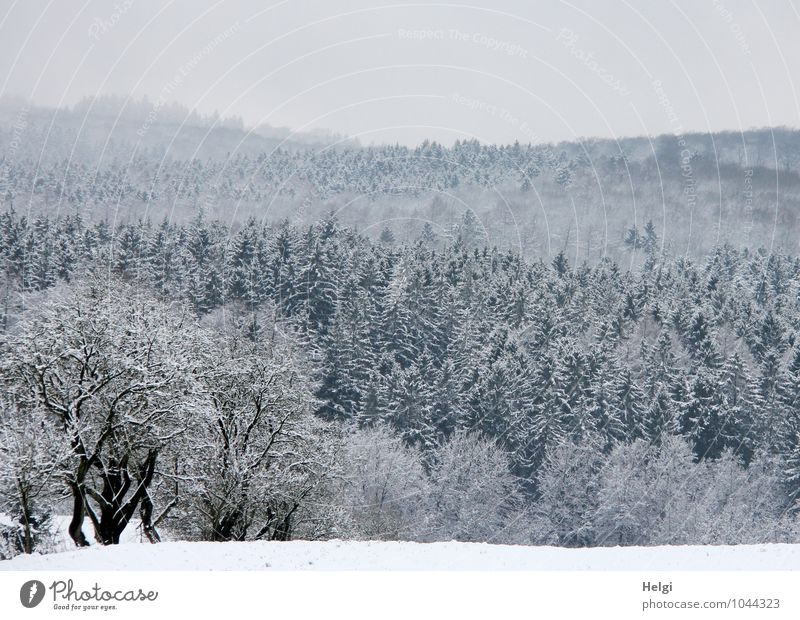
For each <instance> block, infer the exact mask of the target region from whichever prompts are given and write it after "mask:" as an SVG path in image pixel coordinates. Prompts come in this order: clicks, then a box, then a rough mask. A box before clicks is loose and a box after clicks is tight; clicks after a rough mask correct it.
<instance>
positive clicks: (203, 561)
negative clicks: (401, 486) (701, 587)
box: [0, 540, 800, 570]
mask: <svg viewBox="0 0 800 620" xmlns="http://www.w3.org/2000/svg"><path fill="white" fill-rule="evenodd" d="M114 569H117V570H264V569H274V570H461V569H465V570H793V569H800V545H742V546H736V547H710V546H709V547H695V546H686V547H603V548H594V549H563V548H556V547H522V546H507V545H488V544H476V543H458V542H448V543H429V544H421V543H408V542H354V541H337V540H333V541H327V542H305V541H294V542H246V543H199V542H166V543H161V544H159V545H149V544H136V543H129V544H122V545H118V546H116V547H104V548H101V547H92V548H88V549H82V550H78V551H69V552H64V553H54V554H48V555H33V556H18V557H16V558H14V559H13V560H10V561H6V562H0V570H114Z"/></svg>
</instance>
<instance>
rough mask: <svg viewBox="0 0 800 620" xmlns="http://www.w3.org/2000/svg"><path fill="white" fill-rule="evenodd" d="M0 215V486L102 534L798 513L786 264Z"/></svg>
mask: <svg viewBox="0 0 800 620" xmlns="http://www.w3.org/2000/svg"><path fill="white" fill-rule="evenodd" d="M630 237H631V242H630V247H631V251H632V252H635V253H638V254H640V258H641V260H640V263H641V267H640V268H637V269H636V270H631V269H625V268H623V267H621V266H620V265H618V264H616V263H614V262H613V261H610V260H607V259H605V260H601V261H600V262H599V263H598V264H595V265H589V264H581V265H570V263H569V261H568V260H567V258H566V257H565V256H564V254H563V253H559V254H557V255H556V256H555V258H554V259H553V260H552V261H544V260H526V259H524V258H523V257H521V256H520V255H519V254H516V253H514V252H511V251H507V250H499V249H497V248H490V247H486V246H484V245H483V239H482V237H481V236H480V234H479V231H478V230H477V229H476V223H475V221H474V218H470V217H465V218H464V221H463V222H462V224H461V225H460V226H459V227H458V230H457V231H456V234H455V235H454V238H453V239H450V240H442V239H437V238H436V235H435V233H434V232H433V230H432V229H431V228H430V227H427V228H426V229H425V230H424V231H423V234H422V235H421V237H420V238H419V239H418V240H416V241H415V242H412V243H406V244H398V243H397V242H394V241H392V240H391V239H390V238H389V237H388V236H387V237H386V238H384V239H383V241H374V240H371V239H369V238H366V237H364V236H363V235H359V234H357V233H356V232H354V231H353V230H351V229H348V228H346V227H343V226H341V225H340V224H339V223H338V222H337V221H336V219H335V218H333V217H329V218H326V219H325V220H323V221H321V222H319V223H317V224H315V225H312V226H308V227H303V228H299V227H295V226H293V225H291V224H289V223H288V222H286V223H283V224H280V225H269V224H264V223H259V222H257V221H255V220H251V221H248V222H247V223H246V224H245V225H243V226H241V227H239V228H236V229H231V228H229V227H227V226H225V225H223V224H222V223H221V222H219V221H207V220H206V219H204V218H203V217H198V218H196V219H195V220H194V221H192V222H190V223H188V224H185V225H176V224H172V223H169V222H167V221H164V222H162V223H158V224H156V223H152V222H149V221H142V222H139V223H136V224H123V225H119V226H116V227H114V226H110V225H109V224H107V223H105V222H98V223H86V222H83V221H82V220H81V219H80V218H78V217H73V216H69V217H54V218H34V219H28V218H26V217H23V216H20V215H18V214H16V213H14V212H13V211H9V212H6V213H4V214H2V216H0V260H2V266H3V271H2V273H3V277H4V292H3V298H4V302H3V323H2V325H3V337H2V343H1V344H0V346H2V349H3V351H2V353H3V355H2V359H3V363H2V367H1V368H0V373H1V374H0V378H1V379H2V381H3V401H2V406H3V412H4V413H3V420H2V432H3V440H2V442H0V445H2V450H1V452H2V454H1V455H0V458H2V468H0V469H2V475H1V476H2V477H1V478H0V479H1V480H2V500H3V503H4V506H5V509H4V511H5V512H6V513H7V514H13V515H14V523H15V524H16V525H15V526H14V527H16V528H17V529H16V530H14V531H16V532H17V534H14V536H16V537H17V538H16V540H18V541H21V543H20V544H18V545H17V546H18V547H21V548H22V549H23V550H31V549H32V548H33V547H34V543H35V539H36V537H37V535H39V534H40V533H41V532H42V531H43V526H42V525H41V523H42V522H43V521H44V520H46V517H47V515H48V514H52V513H53V512H54V511H55V510H64V507H65V506H66V507H68V508H69V510H68V512H69V514H71V517H70V521H71V524H70V528H69V529H70V534H71V535H72V538H73V539H74V541H75V543H76V544H78V545H83V544H86V543H87V542H88V541H87V540H86V538H85V535H84V533H83V532H84V530H83V524H84V522H85V521H87V522H88V523H89V524H90V525H91V529H92V530H93V531H94V533H95V538H96V539H97V540H98V541H99V542H101V543H103V544H113V543H116V542H119V540H120V536H121V534H122V532H123V531H124V530H125V528H126V527H128V525H129V524H130V523H131V522H132V521H133V520H134V519H136V520H137V522H138V523H139V524H140V527H141V528H142V532H143V534H144V535H146V536H147V537H148V538H150V539H151V540H153V541H157V540H158V539H159V538H160V534H159V527H163V528H165V529H166V530H168V531H169V532H170V533H173V532H175V533H176V535H179V536H182V537H187V538H190V539H205V540H244V539H271V540H285V539H288V538H291V537H308V538H315V537H329V536H340V537H356V538H358V537H367V538H390V539H391V538H401V539H414V540H442V539H445V540H447V539H451V538H456V539H459V540H491V541H495V542H528V543H530V542H539V543H542V542H544V543H549V544H564V545H595V544H637V543H638V544H659V543H662V544H675V543H686V542H746V541H751V542H752V541H766V540H794V538H793V537H795V536H796V524H795V518H794V512H793V507H794V505H795V502H796V500H797V495H798V492H800V419H798V413H800V409H798V398H800V342H797V334H796V326H797V325H798V324H800V323H798V311H799V309H800V306H799V304H800V261H799V260H798V259H797V258H796V257H793V256H790V255H784V254H771V253H768V252H766V251H757V252H752V251H749V250H746V249H735V248H733V247H730V246H719V247H717V248H716V249H715V250H714V252H713V253H712V254H711V255H710V256H709V257H708V258H707V259H706V260H704V261H694V260H691V259H688V258H686V257H681V256H669V255H665V254H663V253H661V251H660V244H659V243H657V239H656V232H655V229H654V227H652V226H647V227H646V228H645V233H644V234H641V233H638V232H636V234H635V235H634V234H633V233H631V235H630Z"/></svg>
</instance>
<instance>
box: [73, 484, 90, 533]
mask: <svg viewBox="0 0 800 620" xmlns="http://www.w3.org/2000/svg"><path fill="white" fill-rule="evenodd" d="M70 486H71V487H72V520H71V521H70V522H69V530H68V531H69V535H70V537H71V538H72V540H73V541H74V542H75V546H76V547H88V546H89V541H88V540H86V536H84V535H83V518H84V515H85V512H84V508H83V503H84V501H85V498H84V495H83V491H82V489H81V486H80V484H78V483H72V484H71V485H70Z"/></svg>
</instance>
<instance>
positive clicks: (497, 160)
mask: <svg viewBox="0 0 800 620" xmlns="http://www.w3.org/2000/svg"><path fill="white" fill-rule="evenodd" d="M281 136H282V137H281ZM0 145H2V147H1V148H2V149H3V150H2V151H0V202H2V205H3V208H4V209H5V210H8V209H10V208H11V207H14V208H15V209H17V211H18V212H21V213H26V214H31V215H53V214H54V213H58V214H60V215H67V214H69V215H80V216H81V217H82V218H84V220H86V221H93V222H96V221H100V220H107V221H109V222H126V223H130V222H136V221H138V220H139V219H142V218H145V219H151V220H153V221H160V220H161V219H163V218H167V219H169V220H170V221H173V222H175V223H178V224H185V223H187V222H189V221H191V220H192V219H193V218H195V217H196V216H197V215H198V213H200V212H203V213H204V215H205V216H206V217H208V218H210V219H219V220H221V221H223V222H225V223H226V224H230V225H232V226H234V227H236V226H241V225H242V224H244V222H246V221H247V220H248V219H249V218H250V217H253V218H255V219H256V220H258V221H260V222H265V223H270V224H276V223H279V222H280V221H282V220H283V219H287V218H288V219H289V220H290V221H291V222H292V223H293V224H294V225H298V226H305V225H308V224H311V223H314V222H316V221H318V220H319V219H320V218H321V217H324V216H325V215H327V214H328V213H330V212H334V213H336V214H337V217H338V219H339V221H341V222H342V223H343V224H344V225H347V226H349V227H351V228H354V229H356V230H357V231H358V232H360V233H363V234H365V235H367V236H370V237H373V238H377V237H378V236H379V235H380V234H381V233H382V232H383V231H384V229H387V230H388V231H389V232H390V233H391V234H392V235H393V236H394V237H395V238H396V239H397V240H398V241H401V242H410V241H413V240H414V239H415V238H416V237H418V236H419V235H420V234H421V233H422V229H423V227H424V226H425V224H426V223H427V224H430V225H431V226H432V227H433V228H434V230H435V231H436V233H437V234H439V235H440V236H443V237H452V236H453V235H454V228H455V227H457V226H458V225H459V223H460V221H461V219H462V218H463V216H464V214H465V213H466V212H467V211H471V212H472V214H473V215H474V216H475V218H476V220H477V222H478V231H479V233H480V234H481V236H482V237H483V240H484V242H485V243H486V244H488V245H489V246H495V245H496V246H498V247H500V248H502V249H513V250H514V251H516V252H518V253H521V254H522V255H523V256H525V257H526V258H543V259H545V260H550V259H552V258H553V257H554V256H555V255H556V254H558V253H559V252H560V251H563V252H564V253H565V254H566V255H567V256H569V258H570V260H571V261H572V262H577V263H582V262H583V261H589V262H591V263H595V262H597V261H599V260H601V259H602V258H606V257H609V258H612V259H613V260H616V261H617V262H619V263H620V264H621V265H626V266H627V265H629V264H630V258H631V257H630V255H629V254H628V253H627V249H628V245H627V244H626V236H627V234H628V231H629V230H631V229H632V228H634V227H635V228H636V229H638V230H639V231H641V229H642V227H643V226H644V224H645V223H646V222H648V221H652V222H653V224H654V225H655V227H656V229H657V231H658V234H659V236H660V239H661V241H662V242H663V243H664V246H665V248H666V249H668V250H669V251H670V252H671V253H674V254H687V255H689V256H692V257H695V258H700V259H702V258H703V257H705V255H706V254H707V253H708V252H710V251H711V250H712V249H713V248H714V247H715V246H718V245H721V244H725V243H731V244H733V245H735V246H737V247H749V248H751V249H753V250H755V249H757V248H759V247H764V248H767V249H768V250H771V251H786V252H789V253H795V252H796V251H797V237H798V233H800V225H799V224H798V215H797V214H798V209H799V208H800V198H798V193H800V176H799V175H800V169H799V168H798V165H800V134H798V132H797V131H795V130H791V129H785V128H772V129H759V130H749V131H744V132H741V133H734V132H725V133H714V134H686V135H663V136H658V137H654V138H646V137H642V138H620V139H619V140H594V139H587V140H575V141H572V142H564V143H560V144H525V143H514V144H509V145H492V144H481V143H479V142H478V141H477V140H474V139H470V138H469V137H464V138H462V139H459V140H457V141H456V142H455V143H454V144H453V145H451V146H446V145H442V144H437V143H435V142H425V143H423V144H420V145H418V146H416V147H407V146H401V145H375V146H369V147H359V146H358V145H357V144H356V143H354V142H353V141H349V140H346V139H344V138H336V137H335V136H329V137H328V139H327V140H325V139H323V138H319V139H318V140H317V141H315V138H314V136H313V135H311V136H309V135H307V134H291V133H289V134H286V135H283V134H281V133H280V131H278V130H269V131H267V130H266V129H264V128H255V129H252V130H250V129H246V128H245V127H243V125H242V122H241V119H221V118H219V117H201V116H198V115H197V114H195V113H193V112H191V111H189V110H185V109H181V108H175V109H173V108H172V107H169V106H155V107H154V106H153V105H152V104H149V103H148V102H146V101H142V102H139V101H127V100H123V99H120V100H115V99H113V98H112V99H111V100H108V101H107V100H103V99H100V100H92V99H89V100H86V101H85V102H83V103H82V104H80V105H78V106H75V107H74V108H73V109H70V110H58V111H54V110H43V109H39V108H32V107H27V106H26V105H25V104H24V103H23V102H17V103H14V102H6V103H4V104H2V105H0Z"/></svg>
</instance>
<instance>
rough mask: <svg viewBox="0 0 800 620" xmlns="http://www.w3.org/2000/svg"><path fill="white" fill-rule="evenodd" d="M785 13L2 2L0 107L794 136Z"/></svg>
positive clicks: (359, 131)
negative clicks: (94, 100) (101, 98)
mask: <svg viewBox="0 0 800 620" xmlns="http://www.w3.org/2000/svg"><path fill="white" fill-rule="evenodd" d="M798 32H800V8H798V6H797V3H794V4H793V2H792V1H791V0H774V1H771V2H757V1H755V0H724V1H723V0H679V1H677V0H676V1H672V0H663V1H661V0H659V1H657V2H656V1H647V2H638V1H634V0H630V1H626V0H593V1H582V2H578V1H573V2H566V1H558V0H544V1H541V2H538V1H536V2H534V1H527V2H523V1H511V0H508V1H504V0H493V1H489V0H480V1H474V0H473V1H470V0H465V1H464V2H411V1H403V0H393V1H391V2H386V3H383V2H377V1H374V0H373V1H367V0H288V1H287V0H283V1H280V0H265V1H262V2H258V1H255V0H224V1H217V2H212V1H211V0H173V1H170V0H159V1H155V0H116V2H114V1H95V0H89V1H83V0H70V1H66V0H50V1H45V0H16V1H15V0H0V95H6V94H13V95H22V96H24V97H27V98H29V99H32V100H33V101H34V102H36V103H39V104H46V105H51V106H55V105H70V104H73V103H75V102H76V101H78V100H79V99H81V98H83V97H85V96H87V95H92V94H96V93H105V94H122V95H129V94H132V95H133V96H136V97H141V96H143V95H147V96H148V97H150V98H151V99H153V100H156V99H158V98H163V99H168V100H174V101H177V102H179V103H182V104H184V105H187V106H189V107H194V108H196V109H197V110H198V111H201V112H206V113H208V112H212V111H214V110H218V111H219V112H220V114H222V115H233V114H236V115H241V116H242V117H243V118H244V120H245V122H246V123H248V124H257V123H269V124H271V125H276V126H288V127H291V128H293V129H298V130H300V129H310V128H325V129H330V130H333V131H336V132H340V133H344V134H347V135H350V136H357V137H359V139H360V140H361V141H362V143H370V142H384V141H391V142H394V141H398V142H401V143H406V144H413V143H416V142H418V141H420V140H422V139H424V138H431V139H436V140H439V141H443V142H445V143H451V142H452V141H453V140H455V139H456V138H465V137H475V138H478V139H479V140H481V141H485V142H511V141H513V140H515V139H519V140H520V141H523V142H528V141H534V142H537V141H557V140H567V139H573V138H576V137H587V136H602V137H612V136H629V135H641V134H645V133H649V134H658V133H666V132H670V133H681V132H684V131H690V130H692V131H709V130H723V129H730V130H739V129H746V128H749V127H755V126H765V125H790V126H798V125H800V123H798V118H800V103H799V99H800V96H799V95H798V90H800V88H799V87H798V85H796V84H795V82H794V81H793V79H794V77H795V76H798V75H800V44H799V43H798V35H797V33H798Z"/></svg>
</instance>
